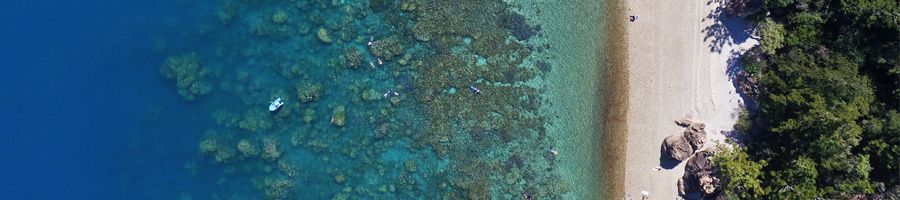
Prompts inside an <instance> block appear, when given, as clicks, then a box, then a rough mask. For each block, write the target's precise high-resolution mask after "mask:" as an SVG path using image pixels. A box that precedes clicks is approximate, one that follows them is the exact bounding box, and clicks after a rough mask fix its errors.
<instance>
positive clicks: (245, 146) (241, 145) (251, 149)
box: [237, 139, 259, 157]
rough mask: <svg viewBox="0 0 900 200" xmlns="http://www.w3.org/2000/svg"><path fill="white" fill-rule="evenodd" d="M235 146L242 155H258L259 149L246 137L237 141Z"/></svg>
mask: <svg viewBox="0 0 900 200" xmlns="http://www.w3.org/2000/svg"><path fill="white" fill-rule="evenodd" d="M237 148H238V151H239V152H241V154H242V155H244V157H254V156H256V155H259V150H257V149H256V147H255V146H253V144H251V143H250V141H248V140H246V139H242V140H241V141H238V144H237Z"/></svg>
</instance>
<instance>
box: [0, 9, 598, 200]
mask: <svg viewBox="0 0 900 200" xmlns="http://www.w3.org/2000/svg"><path fill="white" fill-rule="evenodd" d="M20 6H22V7H25V8H28V6H29V5H20ZM80 6H82V7H77V6H76V8H78V9H74V10H77V11H78V12H77V13H68V14H66V13H62V14H61V15H60V16H55V17H51V18H53V19H51V20H48V21H45V22H46V23H49V24H54V23H57V20H59V19H57V18H66V17H74V16H80V17H82V18H83V19H82V18H74V19H73V21H80V22H83V23H82V24H83V25H84V24H95V25H93V26H86V27H94V26H96V27H100V28H93V29H90V30H89V31H88V29H87V28H84V27H82V26H73V27H71V30H85V31H86V32H89V33H87V34H86V35H89V36H75V35H72V36H69V35H65V34H63V35H64V36H69V37H70V38H66V40H67V41H89V42H84V43H76V44H75V45H66V44H65V43H53V46H54V47H62V46H68V47H78V48H72V50H71V51H67V52H57V51H47V50H42V49H40V48H37V47H35V49H37V50H33V52H37V53H31V54H29V55H32V56H34V55H38V54H41V56H40V57H47V56H49V57H60V58H61V57H78V58H83V60H75V61H69V62H66V61H63V60H60V62H53V63H41V64H34V63H29V61H27V59H14V58H15V57H24V58H27V57H28V56H22V55H25V54H28V53H27V52H31V51H24V52H26V53H20V54H21V55H20V54H16V53H13V52H12V51H3V52H2V53H3V56H4V57H7V58H9V59H6V62H9V65H6V66H45V67H44V68H40V67H35V68H32V67H22V68H16V69H15V70H13V69H12V68H9V69H6V70H10V71H11V73H9V74H46V75H47V76H48V77H42V78H40V79H42V80H47V79H62V80H68V81H60V82H49V83H46V84H47V85H42V84H38V83H37V82H35V81H33V80H29V79H24V78H21V76H19V77H18V78H19V79H12V77H10V79H7V80H12V81H8V82H9V84H5V85H4V86H7V87H8V88H7V89H9V90H8V91H11V92H9V93H7V95H5V96H3V97H4V98H3V100H4V101H8V102H16V103H23V102H19V101H17V100H14V99H16V98H15V97H17V96H19V97H22V96H24V97H28V98H29V99H48V97H51V96H57V95H65V96H68V97H71V99H72V100H70V101H67V102H66V103H67V104H63V103H59V102H60V101H50V100H48V101H47V103H46V104H47V105H52V106H50V107H47V108H46V110H43V109H40V110H38V112H35V113H33V114H32V113H28V112H25V111H23V110H18V109H10V108H7V109H4V110H3V111H4V113H5V114H6V115H4V116H8V117H10V118H14V119H16V120H19V121H24V122H27V123H17V124H9V125H8V126H5V127H6V128H7V129H9V130H8V131H9V132H12V133H14V134H10V135H7V136H5V137H4V138H3V140H2V142H3V143H2V144H4V146H7V147H8V148H9V149H10V150H9V151H6V152H7V155H6V156H4V159H8V160H9V162H4V163H14V164H4V165H2V166H3V169H6V170H3V171H5V172H4V173H7V174H4V175H9V177H13V178H12V179H13V180H16V181H18V182H22V184H15V183H13V182H16V181H6V182H4V185H3V186H4V187H2V189H0V191H2V193H0V195H3V196H6V197H9V198H11V199H28V198H29V197H40V198H58V197H60V196H62V197H71V198H138V199H172V198H179V199H441V198H446V199H460V198H472V199H483V198H492V199H521V198H524V199H530V198H533V199H556V198H562V197H573V196H574V197H583V196H585V195H584V194H586V193H589V191H590V189H585V188H590V187H591V185H589V184H595V183H596V181H594V179H583V178H577V177H582V176H591V175H589V174H588V175H585V174H583V173H581V171H577V172H574V173H573V171H572V170H576V169H583V168H581V167H580V166H586V165H593V164H596V163H595V162H581V161H579V160H576V159H573V157H568V156H571V155H584V153H570V152H579V151H582V152H584V151H585V150H583V149H582V150H580V148H582V147H583V148H584V149H587V150H586V152H590V151H591V149H592V148H591V146H590V145H584V144H581V143H579V144H578V145H571V141H572V140H576V141H577V138H588V139H590V137H570V136H572V135H566V134H560V132H564V131H565V132H571V133H572V134H576V135H577V134H588V136H590V135H589V134H591V131H590V130H593V129H590V128H591V127H587V128H582V129H574V131H573V130H568V129H567V130H560V129H558V128H556V127H559V126H553V125H550V123H563V122H560V119H559V118H553V117H551V116H552V115H558V114H559V113H558V112H550V113H549V114H548V112H546V111H542V110H541V109H542V108H546V107H548V106H551V105H553V106H555V105H572V104H569V102H567V101H566V99H564V98H563V99H554V98H548V96H547V95H548V94H549V95H551V96H556V97H558V96H560V95H556V94H559V93H552V92H548V90H557V87H558V86H559V85H556V86H554V85H553V84H560V82H558V81H547V80H558V79H559V77H560V75H561V74H562V75H564V74H566V73H578V72H579V71H580V68H574V67H567V65H568V63H572V62H563V61H560V60H558V59H557V58H558V57H554V56H555V55H559V54H558V53H553V52H555V51H556V49H563V48H561V47H562V46H560V47H556V46H555V45H556V44H554V43H555V41H558V40H557V39H559V38H560V37H567V36H566V35H565V34H556V35H553V34H555V33H548V31H547V30H552V31H562V29H561V28H560V26H558V25H554V26H549V25H542V24H541V23H543V22H544V21H541V20H539V17H544V18H547V16H549V17H551V18H552V17H557V15H546V16H544V15H540V16H535V15H532V14H534V13H525V12H523V13H525V14H524V15H523V14H520V13H519V12H517V11H518V10H520V9H517V8H522V7H529V6H530V7H534V6H538V7H540V6H549V5H546V4H541V3H535V4H531V3H522V4H518V3H517V4H512V5H510V4H507V3H505V2H503V1H499V0H479V1H463V2H456V1H454V2H450V1H431V0H416V1H390V0H371V1H338V0H334V1H274V0H235V1H228V0H225V1H208V2H207V1H204V2H177V3H173V2H166V3H158V4H153V6H148V5H136V4H126V5H118V4H107V3H104V2H95V4H84V5H80ZM46 7H47V8H45V9H37V10H54V9H62V7H65V5H55V4H50V3H48V4H47V5H46ZM125 8H127V9H125ZM92 9H96V10H92ZM141 9H146V10H141ZM25 10H28V9H25ZM109 10H119V11H120V12H111V11H109ZM138 10H140V11H141V12H137V11H138ZM83 13H100V14H98V16H89V17H85V16H83ZM110 13H111V14H110ZM90 20H93V21H90ZM63 21H64V20H63ZM542 26H543V27H548V28H547V29H544V30H542V28H541V27H542ZM36 27H54V26H50V25H45V26H36ZM16 28H18V29H16V30H19V29H22V30H23V32H21V33H14V32H4V34H6V35H16V37H17V38H18V37H21V38H25V37H24V36H22V35H27V34H29V33H28V32H26V31H24V30H26V28H25V27H16ZM7 30H10V29H7ZM38 30H39V29H38ZM97 33H104V34H99V35H98V34H97ZM53 37H58V36H54V35H43V36H42V35H35V36H33V38H31V40H34V41H40V40H42V38H53ZM29 41H30V40H29ZM548 41H549V42H548ZM33 43H34V42H23V43H22V44H18V45H22V46H29V45H30V44H33ZM560 44H563V43H560ZM548 52H550V53H548ZM85 54H86V55H89V56H85ZM548 55H550V56H548ZM34 57H39V56H34ZM563 60H570V59H567V58H566V59H563ZM17 62H18V63H17ZM576 63H577V62H576ZM594 64H595V63H594ZM594 64H591V65H594ZM66 65H68V66H73V67H72V68H71V71H62V72H60V69H63V67H64V66H66ZM85 71H88V72H91V73H85ZM562 84H565V83H562ZM22 85H32V86H33V87H28V86H25V87H24V89H23V87H21V86H22ZM29 88H30V89H29ZM66 88H68V89H66ZM72 88H75V90H72ZM32 91H44V92H38V93H34V92H32ZM276 98H282V99H284V102H285V105H284V106H282V107H281V108H279V109H278V110H276V111H274V112H270V111H268V110H267V107H268V106H269V102H270V101H272V100H274V99H276ZM580 98H581V97H580ZM583 98H590V97H589V96H588V97H583ZM551 101H555V102H553V103H550V102H551ZM583 101H589V99H581V100H579V102H583ZM590 105H593V104H590ZM579 106H581V105H580V104H579V105H576V106H574V107H576V108H577V107H579ZM557 108H565V109H571V108H572V107H564V106H557ZM49 113H52V114H49ZM578 116H586V117H590V116H592V115H589V114H584V115H581V114H579V115H578ZM46 120H55V121H56V122H58V124H59V125H60V126H42V125H41V123H40V121H46ZM50 127H54V128H50ZM41 128H43V129H41ZM29 133H33V134H29ZM561 142H562V143H564V144H561ZM34 144H43V145H44V146H40V147H39V146H37V145H34ZM77 144H84V145H77ZM76 149H77V150H78V151H75V150H76ZM84 149H88V150H84ZM82 150H84V151H82ZM558 151H566V152H564V153H563V154H561V155H563V156H559V155H556V153H557V152H558ZM60 152H73V153H71V154H70V155H64V154H61V153H60ZM12 155H17V156H12ZM588 155H589V153H588ZM62 157H67V158H68V159H64V160H58V159H56V158H62ZM35 158H36V159H35ZM582 161H583V160H582ZM56 166H62V168H63V169H68V170H62V171H56V172H54V173H44V172H46V171H53V170H54V169H56V168H57V167H56ZM13 174H19V175H16V176H13ZM54 177H56V178H61V179H63V181H59V182H60V183H62V184H59V185H54V184H51V186H49V187H47V188H44V187H42V184H41V183H44V182H46V181H47V180H52V179H53V178H54ZM573 177H576V178H573ZM585 183H587V184H585ZM42 190H49V191H52V192H44V193H42V192H40V191H42ZM573 191H575V192H577V194H573ZM586 191H587V192H586Z"/></svg>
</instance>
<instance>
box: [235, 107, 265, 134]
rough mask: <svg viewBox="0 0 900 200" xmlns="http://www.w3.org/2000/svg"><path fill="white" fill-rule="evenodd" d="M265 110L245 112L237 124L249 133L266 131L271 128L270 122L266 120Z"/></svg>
mask: <svg viewBox="0 0 900 200" xmlns="http://www.w3.org/2000/svg"><path fill="white" fill-rule="evenodd" d="M266 112H267V111H266V110H263V109H250V110H247V112H244V115H243V119H242V120H241V122H240V123H239V126H240V127H241V128H242V129H244V130H247V131H250V132H257V131H261V130H268V129H270V128H272V122H270V120H269V119H268V118H269V116H268V115H267V114H268V113H266Z"/></svg>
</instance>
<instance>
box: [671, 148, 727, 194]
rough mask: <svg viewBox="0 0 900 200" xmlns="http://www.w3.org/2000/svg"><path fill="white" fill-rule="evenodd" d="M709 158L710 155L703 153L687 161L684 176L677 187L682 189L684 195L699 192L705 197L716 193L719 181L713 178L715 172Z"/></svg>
mask: <svg viewBox="0 0 900 200" xmlns="http://www.w3.org/2000/svg"><path fill="white" fill-rule="evenodd" d="M711 156H712V154H711V153H709V152H706V151H703V152H700V153H697V154H696V155H695V156H694V157H691V159H689V160H688V161H687V163H686V164H685V166H684V176H682V177H681V180H679V187H683V188H684V189H683V191H684V194H688V193H694V192H701V193H702V194H703V195H704V196H707V195H712V194H714V193H715V192H716V185H718V184H719V180H718V179H717V178H716V177H715V171H714V170H713V166H712V163H710V160H709V158H710V157H711ZM681 191H682V189H681V188H679V192H681ZM684 194H683V195H684Z"/></svg>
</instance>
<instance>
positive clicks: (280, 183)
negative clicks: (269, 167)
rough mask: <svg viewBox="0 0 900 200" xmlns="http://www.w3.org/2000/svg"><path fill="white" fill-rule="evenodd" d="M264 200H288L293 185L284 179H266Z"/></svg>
mask: <svg viewBox="0 0 900 200" xmlns="http://www.w3.org/2000/svg"><path fill="white" fill-rule="evenodd" d="M264 182H265V184H264V185H265V189H264V190H265V193H266V199H290V198H291V196H292V192H291V191H292V189H293V188H294V183H292V182H291V180H290V179H286V178H274V177H273V178H266V179H265V181H264Z"/></svg>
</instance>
